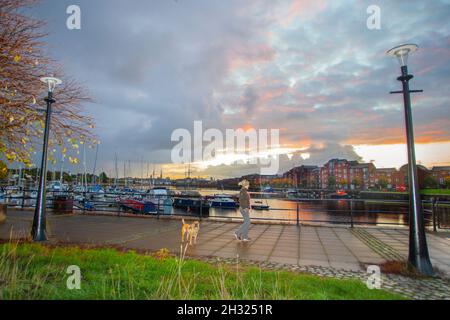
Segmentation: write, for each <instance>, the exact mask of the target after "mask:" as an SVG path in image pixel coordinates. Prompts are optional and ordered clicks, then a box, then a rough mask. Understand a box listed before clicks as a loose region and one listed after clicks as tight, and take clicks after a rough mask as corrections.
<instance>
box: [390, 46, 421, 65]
mask: <svg viewBox="0 0 450 320" xmlns="http://www.w3.org/2000/svg"><path fill="white" fill-rule="evenodd" d="M418 48H419V46H418V45H416V44H402V45H400V46H397V47H394V48H392V49H390V50H388V51H387V52H386V54H387V55H388V56H390V57H396V58H398V61H399V62H400V66H402V67H404V66H406V65H407V64H408V55H409V54H410V53H411V52H414V51H417V49H418Z"/></svg>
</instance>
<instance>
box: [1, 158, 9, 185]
mask: <svg viewBox="0 0 450 320" xmlns="http://www.w3.org/2000/svg"><path fill="white" fill-rule="evenodd" d="M7 177H8V167H7V166H6V164H5V163H4V162H3V161H1V160H0V180H5V179H6V178H7Z"/></svg>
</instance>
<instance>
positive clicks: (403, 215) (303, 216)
mask: <svg viewBox="0 0 450 320" xmlns="http://www.w3.org/2000/svg"><path fill="white" fill-rule="evenodd" d="M198 191H199V192H200V194H201V195H203V196H206V195H214V194H228V195H237V194H238V191H223V190H214V189H200V190H198ZM251 197H252V204H254V201H255V200H261V201H262V202H263V204H268V205H269V206H270V209H269V210H252V211H251V214H250V216H251V217H252V219H255V220H263V221H269V220H271V221H284V223H293V224H295V223H296V220H297V203H298V205H299V214H298V216H299V220H300V222H310V223H329V224H342V223H344V224H350V221H351V216H350V212H351V210H350V205H351V204H350V202H349V201H345V200H328V201H327V200H301V201H299V202H297V201H295V200H290V199H286V198H284V199H283V198H280V195H277V194H273V193H272V194H270V193H265V194H262V193H252V195H251ZM15 201H17V205H19V204H20V203H21V200H15ZM15 201H14V200H12V201H10V204H13V203H15ZM109 201H114V200H112V199H110V200H109ZM26 205H27V206H33V205H34V200H31V201H30V200H28V201H26ZM96 209H97V210H98V211H101V210H107V211H114V210H116V208H115V206H108V205H106V204H101V203H97V204H96ZM164 211H165V214H179V215H186V214H187V215H189V214H190V213H189V212H187V211H186V210H185V209H179V208H172V207H165V208H164ZM438 214H439V216H440V220H441V225H442V227H449V226H450V206H446V207H445V208H442V207H440V208H439V209H438ZM209 216H210V217H211V218H214V217H215V218H240V217H241V214H240V212H239V211H238V210H237V209H220V208H210V209H209ZM426 220H427V225H429V226H431V225H432V222H431V214H426ZM353 221H354V222H355V223H366V224H374V225H375V224H378V225H393V226H395V225H407V224H408V206H407V204H403V203H389V204H388V203H382V202H374V201H370V202H365V201H357V200H355V201H354V203H353Z"/></svg>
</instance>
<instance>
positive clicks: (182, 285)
mask: <svg viewBox="0 0 450 320" xmlns="http://www.w3.org/2000/svg"><path fill="white" fill-rule="evenodd" d="M70 265H77V266H79V267H80V269H81V275H82V279H81V289H80V290H69V289H67V287H66V281H67V279H68V277H69V275H68V274H67V273H66V270H67V268H68V267H69V266H70ZM11 299H92V300H103V299H113V300H115V299H120V300H133V299H156V300H157V299H177V300H178V299H194V300H196V299H201V300H205V299H255V300H260V299H320V300H322V299H333V300H338V299H402V297H401V296H399V295H396V294H393V293H389V292H386V291H383V290H369V289H368V288H367V287H366V285H365V284H364V283H362V282H360V281H358V280H338V279H333V278H322V277H318V276H313V275H307V274H298V273H293V272H288V271H263V270H261V269H259V268H255V267H252V268H246V267H243V266H242V265H240V264H238V263H237V264H236V265H234V266H229V265H228V266H225V265H212V264H207V263H205V262H202V261H199V260H191V259H184V256H183V255H181V256H180V257H171V256H169V255H168V253H167V251H164V250H162V251H160V252H159V253H157V254H156V255H152V256H149V255H141V254H137V253H136V252H133V251H128V252H119V251H118V250H115V249H86V248H80V247H74V246H71V247H49V246H43V245H39V244H32V243H20V244H19V243H5V244H1V245H0V300H11Z"/></svg>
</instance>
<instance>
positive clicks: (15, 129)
mask: <svg viewBox="0 0 450 320" xmlns="http://www.w3.org/2000/svg"><path fill="white" fill-rule="evenodd" d="M36 3H37V0H2V1H0V157H1V158H3V159H6V160H7V161H9V162H14V161H16V162H22V163H24V164H25V165H27V166H31V157H32V154H33V152H34V149H35V145H36V144H38V145H39V146H41V144H42V139H41V137H42V134H43V127H44V121H45V112H42V109H43V108H44V107H45V102H44V98H45V96H46V94H47V92H46V89H45V86H44V85H43V84H42V82H40V80H39V79H40V78H41V77H43V76H49V75H54V76H56V77H58V78H61V79H62V80H63V85H62V86H60V87H58V88H57V89H56V90H55V96H56V100H57V103H56V104H55V105H54V110H55V112H54V114H53V115H52V124H51V137H50V139H49V146H50V147H49V160H50V161H52V162H55V160H54V158H53V154H54V153H55V152H56V147H57V146H59V147H60V149H61V152H63V153H65V152H67V148H66V147H65V146H69V147H72V149H74V150H75V151H77V149H78V143H79V141H83V142H85V141H89V142H93V141H94V142H95V139H94V136H93V134H92V129H93V128H94V123H93V119H92V118H90V117H88V116H86V115H84V114H83V112H82V107H81V106H82V104H83V103H85V102H88V101H90V98H89V96H88V95H87V93H86V91H85V89H84V88H83V87H82V86H80V85H79V84H78V83H77V82H76V81H75V80H74V79H71V78H70V77H67V76H65V75H64V74H63V72H62V70H61V68H60V67H59V66H58V65H57V64H56V63H55V61H53V60H52V59H50V58H49V57H47V56H46V55H45V53H44V49H45V45H44V43H43V42H42V39H43V37H44V36H46V33H45V32H44V31H43V27H44V25H45V23H44V22H43V21H40V20H36V19H34V18H31V17H29V16H26V15H24V14H23V13H22V12H23V10H24V9H26V8H28V7H32V6H34V5H36ZM67 143H68V144H67ZM75 159H76V157H70V159H69V160H70V161H71V162H72V163H76V162H77V161H76V160H75Z"/></svg>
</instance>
